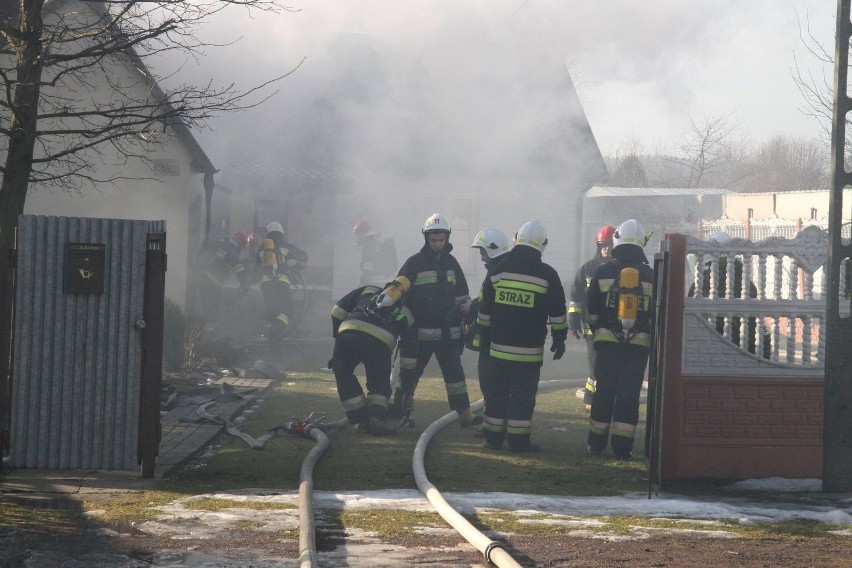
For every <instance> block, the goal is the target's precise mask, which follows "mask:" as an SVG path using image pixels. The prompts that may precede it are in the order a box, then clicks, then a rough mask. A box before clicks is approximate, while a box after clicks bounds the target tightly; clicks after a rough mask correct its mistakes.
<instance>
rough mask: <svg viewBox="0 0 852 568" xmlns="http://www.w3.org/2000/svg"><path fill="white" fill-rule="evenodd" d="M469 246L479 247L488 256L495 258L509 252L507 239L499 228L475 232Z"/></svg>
mask: <svg viewBox="0 0 852 568" xmlns="http://www.w3.org/2000/svg"><path fill="white" fill-rule="evenodd" d="M470 248H481V249H482V250H484V251H485V254H487V255H488V258H497V257H498V256H500V255H501V254H505V253H507V252H509V239H508V238H506V235H505V234H503V231H501V230H499V229H482V230H481V231H479V232H478V233H476V237H474V239H473V244H472V245H470Z"/></svg>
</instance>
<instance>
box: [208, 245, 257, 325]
mask: <svg viewBox="0 0 852 568" xmlns="http://www.w3.org/2000/svg"><path fill="white" fill-rule="evenodd" d="M245 244H246V236H245V235H244V234H243V233H242V232H241V231H237V232H236V233H234V234H233V235H230V236H227V235H226V236H223V237H222V238H220V239H219V240H217V241H216V243H215V244H213V245H212V246H209V247H207V249H206V250H205V251H204V254H203V255H202V257H201V261H200V274H199V276H200V280H199V286H198V292H199V299H200V301H201V306H200V308H201V310H202V312H204V313H206V315H207V318H208V319H209V320H210V321H211V322H213V321H216V320H218V319H219V311H220V308H221V307H222V302H223V301H224V298H223V292H224V288H225V285H226V284H227V283H228V280H229V279H230V278H231V276H236V278H237V280H238V281H239V284H240V289H241V290H242V289H243V288H244V287H247V286H248V274H249V273H248V272H247V271H246V269H245V266H243V265H242V263H240V252H241V250H242V249H243V248H244V247H245Z"/></svg>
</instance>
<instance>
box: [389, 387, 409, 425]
mask: <svg viewBox="0 0 852 568" xmlns="http://www.w3.org/2000/svg"><path fill="white" fill-rule="evenodd" d="M413 411H414V393H411V392H405V391H403V390H402V389H396V391H394V393H393V402H391V403H390V404H388V417H390V418H393V419H396V420H398V419H400V418H405V417H407V416H409V415H410V414H411V413H412V412H413Z"/></svg>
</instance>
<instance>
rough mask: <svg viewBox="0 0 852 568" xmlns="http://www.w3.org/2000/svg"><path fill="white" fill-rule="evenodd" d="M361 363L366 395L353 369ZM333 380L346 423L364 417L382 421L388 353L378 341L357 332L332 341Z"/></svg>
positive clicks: (387, 383)
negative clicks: (344, 412)
mask: <svg viewBox="0 0 852 568" xmlns="http://www.w3.org/2000/svg"><path fill="white" fill-rule="evenodd" d="M359 363H363V364H364V373H365V374H366V376H367V396H366V397H365V396H364V390H363V389H362V388H361V383H360V382H359V381H358V377H356V376H355V367H357V366H358V364H359ZM333 366H334V368H333V371H334V380H335V381H336V382H337V394H338V396H339V397H340V402H341V403H343V408H344V410H345V411H346V417H347V418H348V419H349V422H350V423H352V424H356V423H359V422H365V421H366V419H367V418H379V419H381V420H384V418H385V415H386V410H387V405H388V400H389V399H390V395H391V384H390V376H391V351H390V349H388V347H387V345H385V344H384V343H383V342H382V341H381V340H379V339H376V338H375V337H373V336H372V335H369V334H366V333H362V332H360V331H355V330H348V331H343V332H341V333H340V335H338V336H337V339H336V340H335V342H334V356H333Z"/></svg>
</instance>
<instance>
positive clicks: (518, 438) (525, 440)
mask: <svg viewBox="0 0 852 568" xmlns="http://www.w3.org/2000/svg"><path fill="white" fill-rule="evenodd" d="M506 442H507V446H508V450H509V451H510V452H516V453H531V452H538V451H540V450H541V446H539V445H538V444H536V443H535V442H531V441H530V435H529V434H509V436H508V439H507V440H506Z"/></svg>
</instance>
